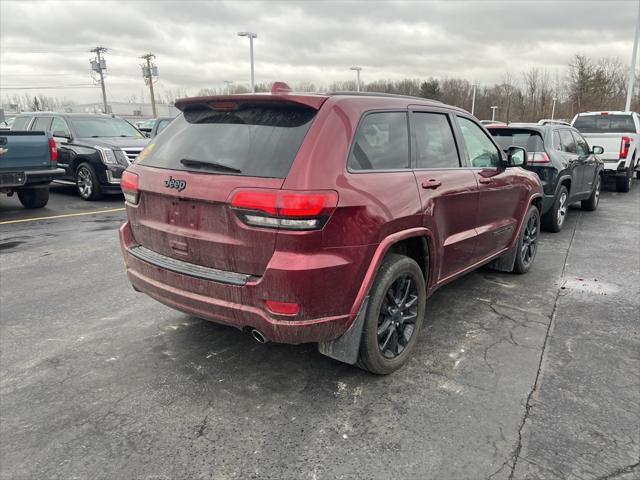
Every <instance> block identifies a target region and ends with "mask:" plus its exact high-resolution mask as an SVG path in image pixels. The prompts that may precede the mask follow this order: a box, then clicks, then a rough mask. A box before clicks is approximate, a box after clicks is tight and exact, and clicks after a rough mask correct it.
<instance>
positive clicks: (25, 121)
mask: <svg viewBox="0 0 640 480" xmlns="http://www.w3.org/2000/svg"><path fill="white" fill-rule="evenodd" d="M30 121H31V117H16V119H15V120H14V121H13V125H11V130H26V129H27V125H29V122H30Z"/></svg>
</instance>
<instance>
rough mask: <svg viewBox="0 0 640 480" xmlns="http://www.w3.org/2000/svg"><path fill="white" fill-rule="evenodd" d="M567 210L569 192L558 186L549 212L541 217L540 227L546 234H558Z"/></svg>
mask: <svg viewBox="0 0 640 480" xmlns="http://www.w3.org/2000/svg"><path fill="white" fill-rule="evenodd" d="M568 210H569V190H567V187H565V186H564V185H562V186H560V189H559V190H558V193H557V194H556V199H555V200H554V202H553V206H552V207H551V210H549V211H548V212H547V213H545V214H544V215H543V216H542V227H543V228H544V229H545V230H547V231H548V232H559V231H560V230H562V226H563V225H564V222H565V220H566V218H567V212H568Z"/></svg>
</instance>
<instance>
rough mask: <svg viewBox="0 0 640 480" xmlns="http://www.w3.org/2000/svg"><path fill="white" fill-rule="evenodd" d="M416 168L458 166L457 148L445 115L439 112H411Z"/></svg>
mask: <svg viewBox="0 0 640 480" xmlns="http://www.w3.org/2000/svg"><path fill="white" fill-rule="evenodd" d="M413 128H414V133H415V137H416V167H417V168H455V167H459V166H460V160H459V159H458V150H457V149H456V142H455V140H454V138H453V131H452V130H451V125H450V124H449V120H448V119H447V116H446V115H444V114H441V113H423V112H416V113H414V114H413Z"/></svg>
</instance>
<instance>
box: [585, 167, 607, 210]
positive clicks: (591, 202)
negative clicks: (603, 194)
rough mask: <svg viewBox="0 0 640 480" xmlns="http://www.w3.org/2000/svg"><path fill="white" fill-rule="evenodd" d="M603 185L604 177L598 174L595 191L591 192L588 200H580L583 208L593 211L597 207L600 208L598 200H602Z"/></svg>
mask: <svg viewBox="0 0 640 480" xmlns="http://www.w3.org/2000/svg"><path fill="white" fill-rule="evenodd" d="M601 187H602V177H601V176H600V175H598V178H597V179H596V184H595V186H594V187H593V191H592V192H591V196H590V197H589V198H587V199H586V200H582V201H581V202H580V208H582V210H587V211H588V212H593V211H594V210H595V209H596V208H598V202H599V201H600V188H601Z"/></svg>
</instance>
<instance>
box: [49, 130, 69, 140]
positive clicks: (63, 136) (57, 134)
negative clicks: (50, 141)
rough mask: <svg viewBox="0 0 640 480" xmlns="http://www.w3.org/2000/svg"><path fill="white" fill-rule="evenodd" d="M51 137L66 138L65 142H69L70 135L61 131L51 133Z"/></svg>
mask: <svg viewBox="0 0 640 480" xmlns="http://www.w3.org/2000/svg"><path fill="white" fill-rule="evenodd" d="M53 136H54V137H58V138H66V139H67V140H71V135H69V134H68V133H67V132H65V131H63V130H56V131H55V132H53Z"/></svg>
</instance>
